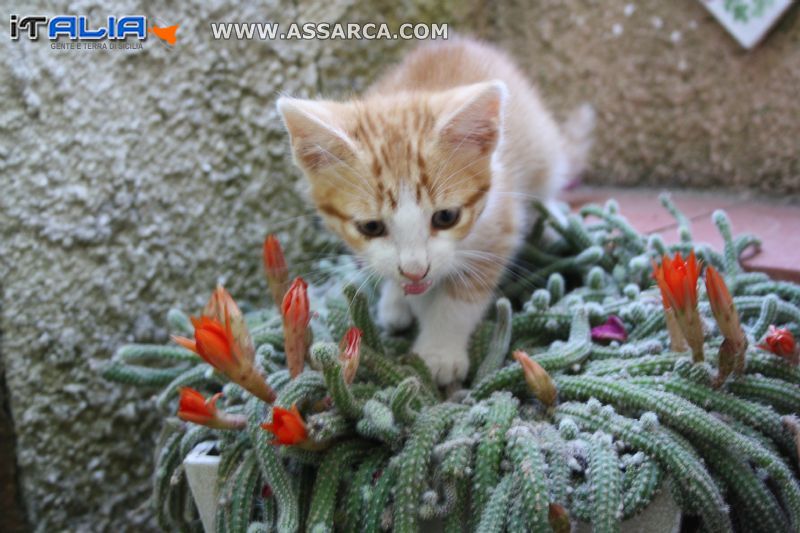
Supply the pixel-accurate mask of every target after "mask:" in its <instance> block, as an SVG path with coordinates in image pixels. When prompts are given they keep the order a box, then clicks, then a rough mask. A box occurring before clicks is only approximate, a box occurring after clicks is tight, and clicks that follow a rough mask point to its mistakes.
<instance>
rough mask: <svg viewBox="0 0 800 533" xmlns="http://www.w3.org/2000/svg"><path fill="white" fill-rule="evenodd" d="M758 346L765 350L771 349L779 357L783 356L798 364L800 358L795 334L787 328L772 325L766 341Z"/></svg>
mask: <svg viewBox="0 0 800 533" xmlns="http://www.w3.org/2000/svg"><path fill="white" fill-rule="evenodd" d="M758 346H759V348H763V349H764V350H769V351H770V352H772V353H774V354H775V355H777V356H779V357H783V358H784V359H786V360H787V361H789V362H790V363H791V364H793V365H797V364H798V359H800V354H799V353H798V350H797V343H796V342H795V339H794V335H792V332H791V331H789V330H788V329H786V328H776V327H775V326H774V325H771V326H770V327H769V331H768V332H767V336H766V337H765V338H764V342H762V343H761V344H759V345H758Z"/></svg>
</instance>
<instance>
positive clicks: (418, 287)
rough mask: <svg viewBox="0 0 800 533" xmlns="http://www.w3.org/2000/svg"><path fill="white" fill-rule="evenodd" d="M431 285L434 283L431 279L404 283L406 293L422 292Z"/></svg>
mask: <svg viewBox="0 0 800 533" xmlns="http://www.w3.org/2000/svg"><path fill="white" fill-rule="evenodd" d="M431 285H433V282H432V281H431V280H424V281H414V282H412V283H403V291H405V293H406V294H422V293H423V292H425V291H427V290H428V289H429V288H430V287H431Z"/></svg>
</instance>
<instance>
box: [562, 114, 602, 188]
mask: <svg viewBox="0 0 800 533" xmlns="http://www.w3.org/2000/svg"><path fill="white" fill-rule="evenodd" d="M594 125H595V111H594V107H592V105H591V104H589V103H583V104H581V105H580V106H578V107H577V108H576V109H574V110H573V111H572V112H571V113H570V114H569V115H568V116H567V119H566V120H565V121H564V122H563V123H562V124H561V133H562V134H563V135H564V140H565V141H566V142H565V144H566V154H567V164H568V167H569V170H568V171H567V187H570V185H572V183H573V182H575V181H576V180H577V179H578V178H579V177H580V175H581V173H582V172H583V171H584V170H585V169H586V165H587V163H588V160H589V152H590V151H591V150H592V144H593V142H594Z"/></svg>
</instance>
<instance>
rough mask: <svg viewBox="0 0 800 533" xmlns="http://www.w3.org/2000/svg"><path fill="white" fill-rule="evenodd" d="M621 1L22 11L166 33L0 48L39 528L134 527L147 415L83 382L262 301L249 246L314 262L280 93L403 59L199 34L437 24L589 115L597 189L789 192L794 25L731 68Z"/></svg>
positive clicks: (14, 267) (677, 19)
mask: <svg viewBox="0 0 800 533" xmlns="http://www.w3.org/2000/svg"><path fill="white" fill-rule="evenodd" d="M628 3H629V2H621V1H618V0H613V1H603V2H601V1H599V0H595V1H588V0H567V1H563V2H562V1H558V2H556V1H554V0H549V1H539V2H529V1H522V0H514V1H510V2H498V3H496V4H497V6H495V5H494V4H495V3H492V2H484V1H482V0H465V1H456V0H452V1H451V2H444V3H443V2H435V1H433V0H428V1H424V0H422V1H412V2H405V3H398V2H393V1H389V0H333V1H331V0H319V1H309V0H285V1H284V0H275V1H270V2H263V3H260V4H259V5H258V6H250V7H246V6H240V5H239V4H238V3H237V2H233V1H232V0H217V1H212V2H201V1H200V0H196V1H194V2H189V3H178V2H167V1H163V0H156V1H147V2H145V1H138V2H137V1H134V0H131V1H127V2H117V3H116V4H115V5H111V4H110V3H106V2H100V1H80V0H79V1H76V2H54V3H44V2H28V3H26V5H25V7H24V10H23V11H24V13H28V14H33V13H44V14H58V13H76V14H88V15H89V16H91V17H93V18H97V19H98V20H99V19H100V18H102V17H103V16H105V15H107V14H109V13H144V14H147V15H148V16H149V17H151V19H153V20H155V21H156V22H157V23H159V24H161V25H168V24H173V23H178V24H181V30H180V32H179V34H178V35H179V42H178V45H177V46H176V47H174V48H173V49H170V48H168V47H167V46H166V45H163V44H160V43H158V42H155V41H152V40H151V41H148V42H147V43H146V45H145V48H144V50H143V51H141V52H114V53H112V52H110V51H109V52H102V51H55V50H51V49H50V48H49V46H48V44H47V43H46V42H44V41H41V42H36V43H34V42H26V41H24V40H22V41H20V42H17V43H11V42H9V41H8V39H6V38H5V37H3V38H2V39H0V43H2V45H1V47H0V51H2V56H1V57H0V179H2V185H3V187H2V194H0V228H1V229H0V231H1V232H2V235H1V236H0V275H1V277H2V283H3V305H2V320H3V324H2V325H3V346H2V358H3V360H2V363H3V364H1V365H0V368H3V367H4V368H5V374H6V382H7V387H8V391H7V392H8V396H9V405H10V407H11V411H12V414H13V418H14V423H15V426H16V432H17V443H16V445H17V452H18V458H17V460H18V466H19V471H20V476H21V486H22V492H23V496H24V500H25V502H26V506H27V512H28V516H29V517H30V519H31V521H32V523H33V524H34V526H35V527H36V529H38V530H40V531H55V530H65V529H68V530H98V531H99V530H111V529H114V530H122V531H141V530H142V529H146V528H150V527H152V524H151V522H150V520H151V518H150V512H149V508H148V507H147V504H146V498H147V496H148V494H149V490H150V486H149V476H150V472H151V469H152V463H151V453H152V442H153V432H154V430H155V428H156V427H157V426H158V424H159V420H158V417H157V416H156V415H154V414H153V413H152V403H151V401H150V400H149V399H148V398H146V397H145V396H146V395H143V394H141V393H140V392H138V391H135V390H131V389H128V388H126V387H121V386H116V385H113V384H108V383H105V382H103V381H102V380H101V379H99V378H98V377H97V375H96V373H95V370H94V368H93V365H94V363H95V362H96V361H100V360H103V359H105V358H107V357H108V356H109V355H110V353H111V352H112V351H113V349H114V348H115V347H116V346H118V345H119V344H120V343H122V342H126V341H134V340H135V341H150V340H163V339H165V335H166V332H165V331H164V329H163V317H164V314H165V312H166V310H167V309H168V307H170V306H172V305H178V306H180V307H183V308H185V309H190V310H191V309H193V308H195V307H196V306H198V305H200V304H201V303H202V302H203V300H204V299H205V297H206V295H207V293H208V292H209V290H210V289H211V288H212V287H213V285H214V284H215V283H216V281H218V280H221V281H224V282H225V283H226V285H227V286H228V287H229V288H230V289H231V291H232V292H233V294H234V295H235V296H237V298H241V299H245V300H250V301H251V302H258V301H261V300H263V299H264V294H265V286H264V283H263V282H262V281H261V275H260V265H259V247H260V242H261V239H262V238H263V236H264V233H265V232H266V231H267V230H275V229H280V230H281V231H282V235H283V237H284V240H285V241H286V242H292V245H291V246H289V253H290V255H292V256H293V258H294V260H296V261H299V260H308V259H309V258H311V257H313V254H312V252H311V251H312V250H314V249H318V248H319V246H320V244H321V242H323V241H324V240H325V237H324V236H322V235H321V234H320V232H318V231H309V229H312V228H313V218H312V217H311V216H307V215H308V214H309V213H310V211H309V209H308V208H307V207H305V206H304V204H303V202H302V199H301V194H300V186H299V185H298V183H297V180H296V177H297V174H296V172H295V171H294V170H293V169H292V168H291V164H290V161H289V157H288V154H287V150H286V148H287V144H286V139H285V135H284V133H283V131H282V128H281V126H280V123H279V121H278V120H277V117H276V114H275V111H274V107H273V102H274V99H275V95H276V94H277V93H278V92H279V91H283V92H289V93H293V94H300V95H302V94H317V93H318V92H323V93H327V94H334V95H335V94H342V93H346V92H349V91H352V90H358V89H360V88H363V87H364V86H365V84H366V83H368V82H369V80H370V79H371V78H373V77H374V76H375V75H376V74H377V73H378V72H379V71H380V69H381V67H382V66H383V65H384V64H385V63H387V62H389V61H391V60H392V59H393V58H396V57H397V56H398V54H399V53H400V52H401V51H402V49H403V48H404V47H405V46H408V45H409V43H402V42H387V41H383V42H376V41H373V42H366V43H359V42H352V41H347V42H343V41H326V42H314V41H297V42H258V41H251V42H248V41H230V42H215V41H212V40H211V38H210V32H209V30H208V23H209V22H211V21H219V20H228V21H264V20H278V21H283V22H286V21H291V20H299V21H305V20H317V21H327V22H335V21H345V22H354V21H359V20H362V21H383V20H385V21H388V22H390V23H392V24H397V23H400V22H405V21H423V22H450V23H451V24H452V27H453V28H456V29H458V30H461V31H465V32H473V33H477V34H479V35H483V36H485V37H488V38H491V39H493V40H497V41H499V42H501V43H503V44H505V45H506V46H507V47H508V48H510V49H511V50H512V51H513V52H514V53H515V55H516V56H517V57H518V58H519V59H520V60H521V61H522V62H524V63H525V65H526V67H527V68H528V69H529V71H530V73H531V74H532V77H533V78H534V79H535V80H536V81H537V82H539V83H540V84H541V86H542V89H543V93H544V95H545V96H546V97H547V98H548V100H549V101H552V102H553V103H554V106H555V107H556V108H557V109H558V110H560V111H565V110H567V109H569V108H571V107H572V106H574V105H575V104H576V103H578V102H580V101H582V100H589V101H591V102H593V103H594V104H595V105H596V107H597V109H598V114H599V119H600V126H599V129H598V144H597V149H596V150H595V158H594V161H593V164H592V169H591V176H592V177H593V178H594V179H595V180H600V181H608V182H617V183H640V182H647V183H659V184H665V185H666V184H676V183H677V184H680V183H686V184H701V185H712V184H713V185H718V184H736V185H743V184H750V185H753V186H756V187H762V188H764V189H770V190H774V189H781V190H793V191H798V190H800V183H799V182H798V175H799V174H800V172H798V166H797V160H796V154H797V153H798V143H800V120H798V116H800V100H797V99H796V97H795V95H794V91H795V89H796V87H798V86H799V85H798V82H800V47H798V46H797V45H798V39H799V37H798V24H799V23H798V16H797V9H794V11H793V12H792V13H790V15H789V16H788V17H787V19H786V20H785V21H784V22H783V23H782V24H781V25H780V27H779V28H778V31H776V32H775V34H774V35H772V36H771V38H770V39H769V41H768V42H767V43H766V44H765V45H763V46H762V47H761V48H759V49H758V50H756V51H755V52H753V53H750V54H745V53H743V52H741V51H740V50H739V49H738V48H737V45H736V44H735V43H734V42H733V41H732V40H731V39H730V38H729V37H728V36H727V35H725V34H724V32H723V30H722V29H721V28H719V27H718V26H717V25H716V23H715V22H713V21H712V20H711V19H710V17H709V16H708V15H706V14H705V11H704V10H703V9H702V7H701V6H699V5H697V4H696V3H695V2H694V1H693V0H679V1H678V2H657V1H655V0H651V1H649V2H637V3H636V6H637V7H636V9H635V11H634V13H633V14H632V15H631V16H629V17H628V16H625V14H624V8H625V6H626V5H627V4H628ZM490 4H491V5H490ZM7 7H8V9H6V10H4V12H6V13H10V12H16V11H19V9H20V8H18V7H15V6H11V5H8V6H7ZM656 18H657V19H658V20H660V21H661V25H660V27H658V28H656V27H655V26H657V25H658V24H656V23H654V20H655V19H656ZM615 24H620V25H621V27H622V30H623V31H622V33H621V34H620V35H618V36H614V34H613V32H612V28H613V27H614V25H615ZM675 32H678V34H679V36H680V38H677V37H675ZM0 460H2V459H0ZM0 511H1V510H0Z"/></svg>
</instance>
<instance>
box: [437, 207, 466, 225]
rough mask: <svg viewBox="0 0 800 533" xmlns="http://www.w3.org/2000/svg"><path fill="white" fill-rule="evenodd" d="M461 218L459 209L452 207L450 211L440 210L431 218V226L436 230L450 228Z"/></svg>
mask: <svg viewBox="0 0 800 533" xmlns="http://www.w3.org/2000/svg"><path fill="white" fill-rule="evenodd" d="M459 218H461V209H460V208H458V207H454V208H452V209H440V210H439V211H436V212H435V213H434V214H433V217H431V225H432V226H433V227H434V228H436V229H448V228H452V227H453V226H455V225H456V223H457V222H458V219H459Z"/></svg>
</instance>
